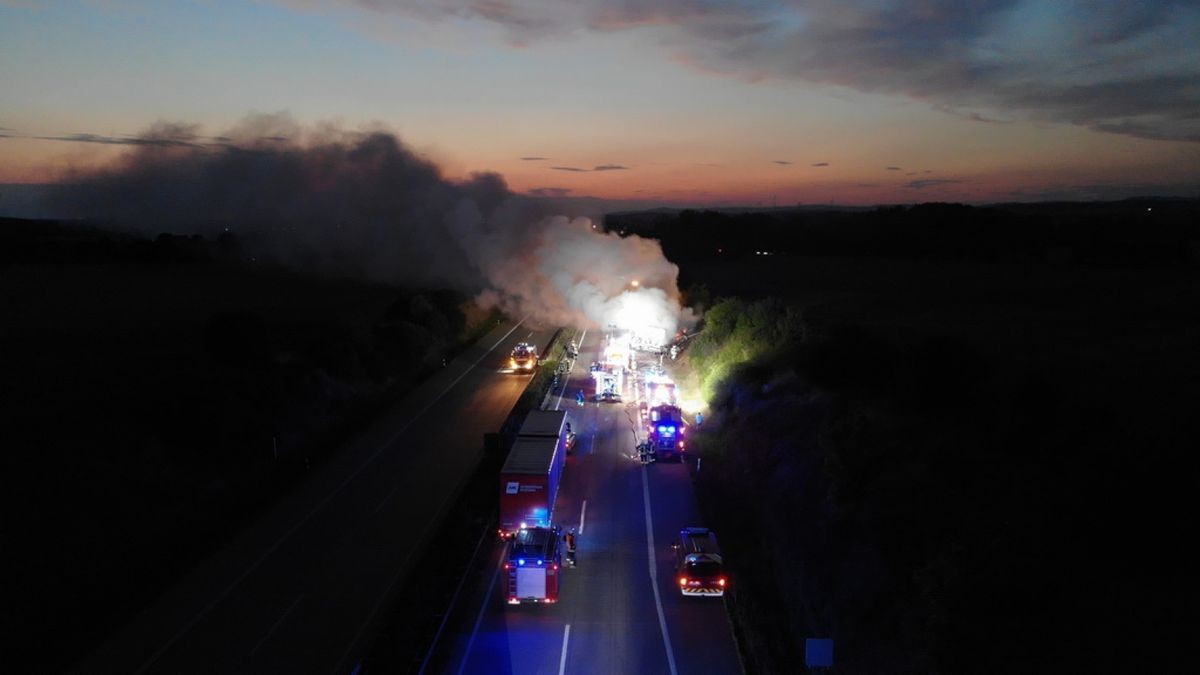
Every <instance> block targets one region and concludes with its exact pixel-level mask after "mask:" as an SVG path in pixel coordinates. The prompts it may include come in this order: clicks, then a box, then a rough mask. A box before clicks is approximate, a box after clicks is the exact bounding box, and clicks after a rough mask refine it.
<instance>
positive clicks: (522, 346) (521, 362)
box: [505, 342, 538, 373]
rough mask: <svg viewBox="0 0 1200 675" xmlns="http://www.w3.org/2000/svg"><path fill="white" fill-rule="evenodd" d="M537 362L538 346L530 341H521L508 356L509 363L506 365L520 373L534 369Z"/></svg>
mask: <svg viewBox="0 0 1200 675" xmlns="http://www.w3.org/2000/svg"><path fill="white" fill-rule="evenodd" d="M537 364H538V350H537V347H535V346H533V345H532V344H530V343H528V342H519V343H517V346H516V347H513V350H512V354H510V355H509V356H508V363H507V364H505V365H506V366H507V367H508V369H509V370H511V371H512V372H514V373H520V372H530V371H532V370H533V369H534V368H536V367H537Z"/></svg>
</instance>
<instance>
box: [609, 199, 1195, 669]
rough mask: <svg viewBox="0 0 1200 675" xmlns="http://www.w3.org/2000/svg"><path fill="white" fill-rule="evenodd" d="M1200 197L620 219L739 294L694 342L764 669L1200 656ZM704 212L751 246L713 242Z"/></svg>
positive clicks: (685, 267)
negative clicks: (1197, 508) (829, 641)
mask: <svg viewBox="0 0 1200 675" xmlns="http://www.w3.org/2000/svg"><path fill="white" fill-rule="evenodd" d="M1147 209H1150V210H1149V211H1147ZM1195 215H1196V203H1195V202H1158V201H1149V202H1145V201H1139V202H1120V203H1116V204H1110V205H1103V204H1100V205H1096V204H1052V205H1025V206H1020V205H1018V206H1005V207H995V208H973V207H964V206H955V205H922V206H919V207H912V208H895V209H881V210H877V211H858V212H822V213H818V214H809V213H804V212H799V211H791V212H786V213H781V212H769V213H741V214H739V213H715V212H707V213H700V212H692V213H691V214H690V215H689V214H687V213H686V212H685V213H682V214H679V215H678V216H673V215H672V216H664V215H663V214H661V213H658V214H640V215H636V216H623V218H629V219H632V220H621V219H620V218H618V219H617V220H616V223H617V224H618V229H621V228H625V229H626V230H627V231H630V232H632V231H639V230H638V229H637V223H636V222H635V221H638V219H639V218H640V219H644V222H643V224H650V225H655V223H657V224H656V225H655V226H656V227H659V228H660V229H659V230H658V234H657V235H654V236H663V237H664V248H665V249H666V250H668V251H674V255H678V256H683V257H681V258H678V259H675V260H674V262H677V263H679V264H680V268H681V269H680V277H681V279H685V280H686V283H688V284H691V285H692V286H691V287H690V288H689V290H688V297H695V298H702V297H705V296H716V297H721V296H725V298H726V299H725V300H718V301H717V302H716V303H715V304H713V305H712V306H711V307H710V308H709V309H708V311H707V312H706V315H705V320H704V324H703V326H702V328H703V330H702V332H701V333H700V334H699V335H698V337H696V338H695V339H694V341H692V342H691V343H690V345H689V347H688V349H687V351H686V352H685V355H684V357H683V359H684V361H685V363H687V364H688V365H689V366H690V370H692V371H693V372H695V373H696V374H697V376H696V381H695V382H694V383H693V384H694V386H697V387H699V388H700V390H701V392H702V393H703V394H704V395H705V398H706V399H707V400H708V401H709V402H710V404H711V406H712V407H711V410H710V413H711V414H710V415H709V416H708V417H707V418H706V420H705V422H704V428H703V430H702V432H701V433H699V434H697V436H696V440H697V442H698V445H699V448H698V449H699V452H700V455H701V456H702V457H703V460H702V470H701V471H700V473H699V476H698V480H697V491H698V496H699V499H700V502H701V505H702V508H703V510H704V513H705V515H706V518H707V520H708V524H709V525H710V526H713V527H715V528H717V530H718V532H719V534H720V537H721V541H722V546H723V548H724V551H725V553H726V555H727V560H728V564H729V566H730V568H731V571H732V574H733V575H734V581H733V586H732V588H733V593H732V594H731V598H730V603H729V606H730V609H731V613H732V616H733V619H734V623H735V625H736V626H738V627H739V628H740V629H741V637H742V641H743V642H742V646H743V648H744V650H745V652H744V654H745V657H746V660H747V664H748V668H749V670H750V671H751V672H763V673H768V672H794V671H797V670H799V668H798V667H797V665H796V664H798V663H802V662H803V658H804V652H803V649H804V638H806V637H829V638H833V639H834V640H835V642H836V648H835V653H836V656H835V658H836V668H837V670H838V671H839V672H846V673H882V672H944V673H969V672H1011V671H1020V672H1064V673H1065V672H1184V671H1186V670H1187V667H1186V664H1187V663H1188V662H1190V661H1189V659H1188V657H1187V656H1186V649H1187V645H1188V642H1187V637H1186V633H1185V631H1186V630H1187V629H1188V627H1189V626H1190V624H1189V622H1188V620H1187V616H1188V614H1187V612H1189V611H1190V607H1191V606H1192V604H1193V600H1194V592H1192V591H1191V590H1190V588H1191V585H1192V584H1191V582H1190V577H1191V575H1192V573H1191V569H1193V568H1194V566H1195V556H1194V555H1193V554H1191V553H1190V548H1189V547H1190V540H1189V539H1188V535H1186V534H1184V533H1185V532H1188V531H1189V530H1190V529H1191V528H1190V520H1189V516H1188V515H1187V514H1188V513H1190V509H1189V507H1188V500H1189V499H1190V498H1191V497H1190V495H1191V493H1192V492H1193V491H1194V490H1192V489H1191V487H1190V486H1191V485H1192V484H1194V483H1195V477H1196V475H1197V473H1196V464H1197V463H1196V461H1195V459H1194V452H1193V451H1192V450H1191V448H1192V447H1194V446H1195V444H1196V438H1197V437H1200V426H1198V425H1197V422H1196V420H1197V419H1198V417H1197V415H1196V413H1195V402H1196V401H1198V400H1200V350H1198V349H1197V344H1198V343H1197V336H1200V313H1197V311H1196V308H1197V307H1200V269H1198V268H1197V265H1196V263H1197V261H1198V259H1197V255H1196V252H1197V246H1196V240H1197V238H1200V236H1198V235H1197V234H1196V233H1195V226H1194V225H1193V221H1191V220H1190V219H1189V216H1195ZM810 216H811V218H810ZM925 216H928V217H929V220H923V218H924V217H925ZM1160 216H1161V219H1160ZM689 219H692V220H690V221H689ZM686 222H696V223H703V226H702V228H701V229H702V230H703V228H710V232H711V233H713V235H714V236H715V235H716V234H725V235H727V236H726V237H725V238H723V239H722V241H723V242H728V241H731V238H732V237H737V238H739V239H741V240H742V244H741V246H742V247H743V248H742V249H741V252H742V253H743V255H740V256H739V255H736V254H734V253H731V254H730V255H729V256H728V257H724V258H723V257H713V256H711V255H709V254H708V253H707V252H706V251H700V249H697V251H699V252H698V253H697V257H696V258H694V259H688V258H687V257H686V256H687V252H686V247H687V246H689V245H692V244H693V243H695V242H693V241H692V240H690V239H689V230H688V229H687V228H686V227H684V225H685V223H686ZM1196 222H1200V219H1197V221H1196ZM718 223H725V225H724V226H718V225H717V224H718ZM735 223H736V224H735ZM1005 223H1015V224H1016V226H1015V228H1016V229H1015V230H1014V234H1011V236H1010V235H1008V234H1006V231H1005V230H1004V227H1006V225H1005ZM613 225H614V222H613V221H610V222H609V227H613ZM720 227H727V228H728V229H727V230H722V229H720ZM789 228H794V230H795V231H791V230H789ZM764 233H767V234H764ZM771 233H774V235H778V238H777V239H771V240H768V239H769V238H768V237H767V235H770V234H771ZM814 233H820V234H821V236H822V237H825V238H824V239H821V238H818V237H816V236H815V235H814ZM774 235H771V236H774ZM702 238H703V237H701V239H702ZM799 241H807V242H809V244H810V245H809V246H808V247H807V248H804V249H788V248H787V246H789V245H790V244H786V243H780V242H799ZM667 242H673V243H671V244H668V243H667ZM814 242H820V244H819V245H818V244H816V243H814ZM918 243H923V244H928V245H917V244H918ZM672 246H675V247H684V249H680V248H674V249H673V248H672ZM681 250H683V251H684V252H683V253H681V252H680V251H681ZM727 250H728V249H727ZM747 250H748V251H750V254H749V255H744V252H745V251H747ZM754 250H772V251H777V252H782V253H792V254H794V255H783V254H781V255H776V256H767V257H761V256H757V255H754V254H753V251H754ZM729 296H736V297H734V298H730V297H729ZM705 304H708V303H705Z"/></svg>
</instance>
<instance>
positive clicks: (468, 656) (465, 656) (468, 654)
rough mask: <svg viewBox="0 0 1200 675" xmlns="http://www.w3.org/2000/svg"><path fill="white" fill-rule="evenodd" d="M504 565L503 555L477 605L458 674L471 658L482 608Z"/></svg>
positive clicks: (490, 594) (460, 674)
mask: <svg viewBox="0 0 1200 675" xmlns="http://www.w3.org/2000/svg"><path fill="white" fill-rule="evenodd" d="M502 567H504V556H503V555H501V556H500V564H498V565H496V571H495V572H492V581H491V583H489V584H488V590H487V593H486V594H484V596H483V604H482V605H480V606H479V615H478V616H476V617H475V627H474V628H472V629H471V638H470V639H469V640H467V649H466V651H464V652H463V660H462V663H460V664H458V675H462V674H463V671H464V670H466V669H467V662H468V661H470V660H471V648H472V647H473V646H474V645H475V635H476V634H477V633H479V624H481V623H483V610H485V609H487V606H488V603H489V602H491V600H492V589H494V588H496V577H498V576H500V568H502Z"/></svg>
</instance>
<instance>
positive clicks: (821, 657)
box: [804, 638, 833, 668]
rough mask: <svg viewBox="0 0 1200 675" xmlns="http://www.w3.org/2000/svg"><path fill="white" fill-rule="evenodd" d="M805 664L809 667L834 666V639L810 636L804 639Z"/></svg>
mask: <svg viewBox="0 0 1200 675" xmlns="http://www.w3.org/2000/svg"><path fill="white" fill-rule="evenodd" d="M804 665H806V666H808V667H809V668H829V667H832V666H833V640H830V639H827V638H808V639H807V640H805V641H804Z"/></svg>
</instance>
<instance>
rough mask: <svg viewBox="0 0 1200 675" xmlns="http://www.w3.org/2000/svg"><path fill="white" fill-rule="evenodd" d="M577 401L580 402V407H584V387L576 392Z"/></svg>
mask: <svg viewBox="0 0 1200 675" xmlns="http://www.w3.org/2000/svg"><path fill="white" fill-rule="evenodd" d="M575 402H576V403H578V404H579V405H580V407H583V390H582V389H580V390H578V391H576V392H575Z"/></svg>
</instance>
